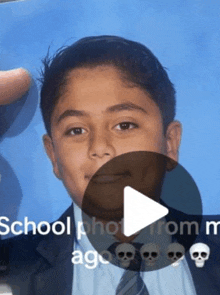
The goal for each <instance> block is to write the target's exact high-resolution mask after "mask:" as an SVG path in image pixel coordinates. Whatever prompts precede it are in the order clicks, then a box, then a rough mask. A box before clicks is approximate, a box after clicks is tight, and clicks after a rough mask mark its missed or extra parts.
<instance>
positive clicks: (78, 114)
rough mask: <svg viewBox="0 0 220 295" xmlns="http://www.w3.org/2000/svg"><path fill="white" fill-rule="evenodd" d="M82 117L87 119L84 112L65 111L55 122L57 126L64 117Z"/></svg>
mask: <svg viewBox="0 0 220 295" xmlns="http://www.w3.org/2000/svg"><path fill="white" fill-rule="evenodd" d="M82 116H86V117H88V114H87V113H86V112H84V111H78V110H66V111H65V112H63V113H62V114H61V115H60V116H59V118H58V120H57V124H58V123H60V121H61V120H63V119H64V118H66V117H82Z"/></svg>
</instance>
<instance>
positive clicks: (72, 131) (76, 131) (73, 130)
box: [67, 127, 86, 135]
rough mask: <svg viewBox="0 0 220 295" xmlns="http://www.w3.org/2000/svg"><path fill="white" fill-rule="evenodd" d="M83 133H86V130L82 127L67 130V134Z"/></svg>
mask: <svg viewBox="0 0 220 295" xmlns="http://www.w3.org/2000/svg"><path fill="white" fill-rule="evenodd" d="M83 133H86V130H85V129H84V128H81V127H76V128H71V129H70V130H68V131H67V135H81V134H83Z"/></svg>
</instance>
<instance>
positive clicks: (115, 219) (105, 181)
mask: <svg viewBox="0 0 220 295" xmlns="http://www.w3.org/2000/svg"><path fill="white" fill-rule="evenodd" d="M132 192H133V193H132ZM128 193H129V198H126V197H127V195H126V194H128ZM138 196H141V197H142V199H141V200H142V201H143V202H142V201H141V202H140V199H139V198H138ZM144 196H145V197H146V201H148V202H145V200H144V199H143V197H144ZM152 201H153V202H152ZM151 203H152V205H151ZM146 204H149V205H146ZM157 204H158V205H157ZM160 205H161V206H163V207H164V208H167V209H168V210H166V211H167V213H168V214H167V213H166V215H165V214H163V213H162V214H161V216H160V211H158V212H156V211H157V209H158V210H160V208H162V207H161V206H160ZM138 208H139V210H138ZM125 209H126V210H128V211H129V212H130V213H129V215H126V216H125ZM132 210H133V211H134V213H133V214H132ZM139 211H140V216H138V215H139ZM145 211H146V214H145ZM143 212H144V213H143ZM163 212H164V211H163ZM155 216H156V218H154V217H155ZM82 219H83V225H84V229H85V232H86V233H87V237H88V239H89V241H90V242H91V244H92V245H93V247H94V248H95V249H96V251H97V252H98V253H99V254H100V255H102V257H103V258H104V259H105V260H108V261H109V262H111V263H113V264H114V265H117V266H118V267H121V268H124V269H129V270H132V271H152V270H158V269H160V268H163V267H166V266H168V265H170V264H172V266H173V267H178V264H179V263H181V260H182V259H183V258H184V255H185V253H186V252H187V251H189V249H190V247H191V246H192V245H193V244H194V242H195V239H196V237H197V235H199V231H200V224H201V220H202V202H201V197H200V193H199V190H198V188H197V186H196V184H195V182H194V180H193V178H192V177H191V176H190V174H189V173H188V172H187V171H186V169H184V168H183V167H182V166H181V165H180V164H179V163H177V162H175V161H174V160H172V159H171V158H169V157H167V156H164V155H161V154H158V153H154V152H145V151H144V152H131V153H127V154H123V155H120V156H118V157H115V158H114V159H112V160H110V161H109V162H107V163H106V164H104V165H103V166H102V167H101V168H100V169H99V170H98V171H97V172H96V173H95V175H94V176H93V177H92V179H91V180H90V182H89V184H88V186H87V189H86V191H85V194H84V198H83V202H82ZM151 221H152V222H151ZM132 223H134V225H135V226H136V228H137V231H136V232H133V233H132V234H131V235H129V234H125V232H129V229H128V228H125V227H126V226H129V224H130V226H131V225H132ZM135 223H136V224H135ZM138 227H139V228H140V230H138ZM134 228H135V227H134Z"/></svg>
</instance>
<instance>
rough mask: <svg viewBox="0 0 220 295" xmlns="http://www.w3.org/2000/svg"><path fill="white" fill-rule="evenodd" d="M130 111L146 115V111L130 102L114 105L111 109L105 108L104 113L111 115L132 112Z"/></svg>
mask: <svg viewBox="0 0 220 295" xmlns="http://www.w3.org/2000/svg"><path fill="white" fill-rule="evenodd" d="M132 110H137V111H141V112H143V113H145V114H147V111H146V110H145V109H143V108H142V107H140V106H138V105H136V104H134V103H132V102H126V103H120V104H117V105H114V106H112V107H109V108H107V110H106V112H107V113H113V112H120V111H132Z"/></svg>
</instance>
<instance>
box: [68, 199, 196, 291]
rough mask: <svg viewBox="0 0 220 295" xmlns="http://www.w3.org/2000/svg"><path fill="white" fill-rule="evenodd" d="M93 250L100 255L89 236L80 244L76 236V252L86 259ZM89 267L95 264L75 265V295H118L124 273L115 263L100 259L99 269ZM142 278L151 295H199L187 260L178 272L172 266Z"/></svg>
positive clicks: (76, 214)
mask: <svg viewBox="0 0 220 295" xmlns="http://www.w3.org/2000/svg"><path fill="white" fill-rule="evenodd" d="M73 208H74V217H75V222H76V224H77V222H79V221H82V214H81V209H80V208H79V207H78V206H76V205H75V204H74V206H73ZM76 231H77V226H76ZM89 250H92V251H95V252H96V250H95V249H94V247H93V246H92V244H91V243H90V241H89V240H88V238H87V236H86V235H84V236H82V238H81V239H80V240H77V232H76V238H75V242H74V249H73V251H81V253H82V255H83V256H84V255H85V253H86V251H89ZM97 255H98V253H97ZM106 263H107V261H106ZM88 265H90V267H91V265H92V264H88V263H87V262H86V261H85V260H83V264H74V266H73V267H74V270H73V273H74V276H73V288H72V294H73V295H103V294H105V295H115V292H116V288H117V286H118V284H119V281H120V279H121V277H122V275H123V273H124V269H122V268H120V267H117V266H115V265H113V264H111V263H108V264H103V263H101V262H100V261H99V260H98V259H97V265H96V267H95V268H92V269H89V268H88ZM94 265H95V264H93V266H94ZM141 275H142V279H143V281H144V283H145V284H146V286H147V289H148V291H149V294H150V295H189V294H190V295H196V291H195V287H194V284H193V280H192V277H191V273H190V270H189V268H188V264H187V261H186V259H185V258H184V259H183V260H182V261H181V262H180V264H179V266H178V267H177V268H174V267H173V266H171V265H169V266H167V267H165V268H162V269H159V270H156V271H148V272H142V273H141Z"/></svg>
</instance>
